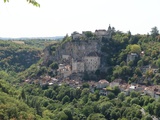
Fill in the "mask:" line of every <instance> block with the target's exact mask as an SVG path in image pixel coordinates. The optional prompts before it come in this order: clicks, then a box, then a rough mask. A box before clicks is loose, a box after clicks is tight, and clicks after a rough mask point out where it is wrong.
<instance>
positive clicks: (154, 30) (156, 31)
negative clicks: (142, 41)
mask: <svg viewBox="0 0 160 120" xmlns="http://www.w3.org/2000/svg"><path fill="white" fill-rule="evenodd" d="M151 35H152V36H153V37H156V36H157V35H159V30H158V28H157V27H156V26H155V27H153V28H152V30H151Z"/></svg>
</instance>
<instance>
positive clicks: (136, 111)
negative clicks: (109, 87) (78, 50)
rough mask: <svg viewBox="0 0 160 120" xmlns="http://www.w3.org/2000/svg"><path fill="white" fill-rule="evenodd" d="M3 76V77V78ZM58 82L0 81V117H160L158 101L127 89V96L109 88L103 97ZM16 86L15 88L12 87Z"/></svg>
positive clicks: (68, 119)
mask: <svg viewBox="0 0 160 120" xmlns="http://www.w3.org/2000/svg"><path fill="white" fill-rule="evenodd" d="M3 79H6V78H3ZM85 86H86V85H84V87H83V88H81V89H79V88H73V87H70V86H68V85H65V84H63V85H61V86H59V85H58V84H55V85H52V86H48V85H46V86H39V85H36V84H26V83H25V84H21V86H20V87H18V88H15V87H11V85H10V84H8V83H6V82H5V81H4V80H2V79H1V80H0V88H1V89H0V103H1V104H0V106H1V107H0V118H1V119H4V120H8V119H14V120H18V119H26V120H41V119H42V120H50V119H51V120H82V119H83V120H111V119H114V120H129V119H134V120H140V119H141V120H151V119H152V115H154V116H156V117H160V113H159V111H160V103H159V102H160V101H159V100H158V101H156V100H155V99H153V98H151V97H149V96H145V95H143V96H142V95H140V93H137V92H134V91H133V92H131V93H130V94H129V96H126V95H125V94H124V93H119V92H118V93H117V92H116V91H117V90H113V91H112V92H110V93H109V94H108V95H107V96H101V95H99V90H98V89H97V90H95V92H94V93H91V92H90V90H89V88H88V87H85ZM16 89H18V90H16Z"/></svg>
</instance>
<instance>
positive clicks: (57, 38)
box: [0, 36, 64, 40]
mask: <svg viewBox="0 0 160 120" xmlns="http://www.w3.org/2000/svg"><path fill="white" fill-rule="evenodd" d="M63 37H64V36H54V37H20V38H10V37H0V40H29V39H45V40H46V39H47V40H61V39H63Z"/></svg>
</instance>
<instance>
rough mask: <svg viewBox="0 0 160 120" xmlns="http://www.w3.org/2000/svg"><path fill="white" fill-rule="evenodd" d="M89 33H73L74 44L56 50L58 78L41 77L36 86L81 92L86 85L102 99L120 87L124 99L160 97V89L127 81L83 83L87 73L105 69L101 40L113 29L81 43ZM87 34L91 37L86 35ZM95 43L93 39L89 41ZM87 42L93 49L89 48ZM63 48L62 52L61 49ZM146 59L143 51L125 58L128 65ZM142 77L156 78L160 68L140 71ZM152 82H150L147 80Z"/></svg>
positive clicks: (108, 36) (96, 33)
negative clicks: (136, 94) (132, 94)
mask: <svg viewBox="0 0 160 120" xmlns="http://www.w3.org/2000/svg"><path fill="white" fill-rule="evenodd" d="M85 33H86V31H85V32H82V34H80V33H78V32H73V33H72V35H71V37H72V40H74V42H67V43H66V44H65V45H64V46H60V47H58V48H57V50H56V54H55V58H56V59H55V60H57V61H58V69H57V76H56V77H51V76H49V75H46V76H41V77H40V78H39V80H37V83H38V84H40V85H41V86H43V85H49V86H51V85H54V84H57V85H59V86H60V85H62V84H66V85H69V86H70V87H73V88H77V89H81V88H82V86H83V84H84V83H87V84H88V85H89V89H90V92H92V93H94V92H95V90H99V94H100V95H105V96H106V95H108V94H109V93H110V92H111V91H112V89H114V88H115V87H118V88H119V89H120V91H121V92H123V93H125V95H129V93H130V92H131V91H136V92H140V93H141V95H149V96H151V97H153V98H156V99H158V98H159V97H160V86H158V85H153V84H152V85H151V86H147V85H145V84H141V83H140V80H139V83H129V82H128V83H126V81H124V80H122V79H121V78H119V79H115V80H113V81H112V82H109V81H107V80H106V79H100V80H96V81H95V80H88V81H85V80H83V75H84V73H85V72H87V73H90V74H94V73H95V72H96V70H98V69H102V68H103V66H104V64H102V62H103V61H102V57H101V52H100V47H101V45H100V44H101V43H102V42H101V40H102V38H107V39H108V38H111V34H112V28H111V27H110V25H109V27H108V30H95V32H94V33H92V34H93V35H94V36H96V39H95V40H94V41H90V40H89V41H87V43H86V41H81V42H79V40H80V39H84V38H86V34H85ZM87 33H91V32H90V31H87ZM90 39H93V38H90ZM88 42H89V43H90V45H89V46H88ZM62 48H63V49H62ZM143 55H144V51H141V53H140V54H139V55H138V54H137V53H128V55H127V58H126V63H127V64H128V63H129V62H130V61H134V60H135V59H136V58H137V57H139V56H140V57H141V56H143ZM141 71H142V74H143V75H145V73H146V72H147V71H152V72H153V74H159V73H158V67H155V66H152V65H147V66H142V67H141ZM148 80H150V78H148ZM25 82H28V83H30V82H31V80H26V81H25Z"/></svg>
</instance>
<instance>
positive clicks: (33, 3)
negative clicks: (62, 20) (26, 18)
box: [4, 0, 40, 7]
mask: <svg viewBox="0 0 160 120" xmlns="http://www.w3.org/2000/svg"><path fill="white" fill-rule="evenodd" d="M26 1H27V2H28V3H31V4H32V5H34V6H36V7H40V4H39V3H38V2H36V1H35V0H26ZM4 2H9V0H4Z"/></svg>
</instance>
